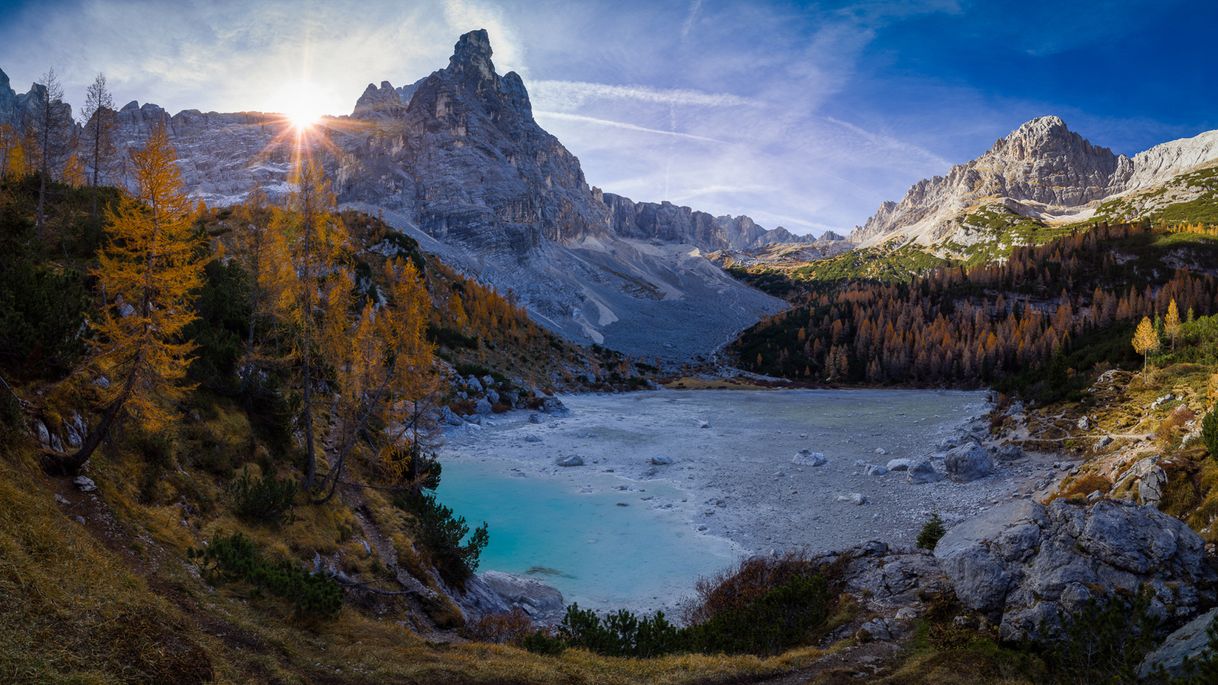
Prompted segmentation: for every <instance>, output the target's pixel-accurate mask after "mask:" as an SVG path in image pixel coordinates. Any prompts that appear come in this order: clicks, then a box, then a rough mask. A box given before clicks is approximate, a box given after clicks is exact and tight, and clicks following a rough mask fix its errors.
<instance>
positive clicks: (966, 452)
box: [943, 442, 994, 483]
mask: <svg viewBox="0 0 1218 685" xmlns="http://www.w3.org/2000/svg"><path fill="white" fill-rule="evenodd" d="M943 468H944V470H945V471H947V476H948V478H951V479H952V480H953V481H955V482H957V483H968V482H970V481H974V480H977V479H978V478H984V477H986V476H988V475H990V473H991V472H992V471H993V470H994V462H993V461H992V460H991V459H990V453H989V452H988V451H987V450H986V449H985V448H984V447H982V446H981V445H979V444H977V443H975V442H967V443H965V444H963V445H961V446H959V447H956V448H953V449H952V450H951V451H949V452H948V453H947V455H946V456H945V457H944V459H943Z"/></svg>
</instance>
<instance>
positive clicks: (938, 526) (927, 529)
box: [917, 512, 947, 550]
mask: <svg viewBox="0 0 1218 685" xmlns="http://www.w3.org/2000/svg"><path fill="white" fill-rule="evenodd" d="M946 532H947V528H945V527H944V525H943V519H941V518H939V513H938V512H935V513H933V514H931V515H930V518H929V519H927V521H926V523H925V524H923V526H922V530H921V531H920V532H919V533H918V542H917V545H918V547H921V548H922V549H930V550H933V549H934V548H935V545H937V544H939V540H940V539H941V538H942V537H943V535H944V533H946Z"/></svg>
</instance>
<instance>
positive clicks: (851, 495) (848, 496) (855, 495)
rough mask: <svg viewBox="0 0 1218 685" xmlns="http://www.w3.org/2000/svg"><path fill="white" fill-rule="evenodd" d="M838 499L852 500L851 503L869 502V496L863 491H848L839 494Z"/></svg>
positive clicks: (862, 503) (841, 500) (859, 504)
mask: <svg viewBox="0 0 1218 685" xmlns="http://www.w3.org/2000/svg"><path fill="white" fill-rule="evenodd" d="M837 501H838V502H850V503H851V504H855V505H858V506H862V505H864V504H866V503H867V496H866V495H864V494H863V493H861V492H848V493H843V494H840V495H838V496H837Z"/></svg>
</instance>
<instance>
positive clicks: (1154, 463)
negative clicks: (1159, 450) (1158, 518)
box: [1112, 456, 1167, 507]
mask: <svg viewBox="0 0 1218 685" xmlns="http://www.w3.org/2000/svg"><path fill="white" fill-rule="evenodd" d="M1165 487H1167V472H1166V471H1164V470H1163V467H1162V466H1159V457H1157V456H1153V457H1146V458H1145V459H1139V460H1138V461H1137V462H1135V463H1134V465H1133V466H1130V467H1129V468H1128V469H1126V470H1125V472H1124V473H1122V474H1121V475H1120V476H1118V477H1117V480H1116V483H1113V485H1112V491H1113V493H1116V496H1125V497H1126V498H1128V499H1133V500H1135V501H1137V502H1139V503H1141V504H1149V505H1151V506H1156V507H1157V506H1159V501H1160V500H1162V499H1163V489H1164V488H1165Z"/></svg>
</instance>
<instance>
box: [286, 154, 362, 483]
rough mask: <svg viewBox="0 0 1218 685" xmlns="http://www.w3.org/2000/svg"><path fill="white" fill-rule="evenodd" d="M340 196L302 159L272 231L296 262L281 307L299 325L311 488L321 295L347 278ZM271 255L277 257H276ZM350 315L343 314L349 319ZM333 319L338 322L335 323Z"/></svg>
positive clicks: (321, 352) (324, 352)
mask: <svg viewBox="0 0 1218 685" xmlns="http://www.w3.org/2000/svg"><path fill="white" fill-rule="evenodd" d="M336 204H337V202H336V199H335V197H334V193H333V192H332V191H331V190H330V184H329V182H328V181H327V180H326V177H325V173H324V171H323V170H322V168H321V166H320V165H318V164H317V163H316V162H314V161H312V160H308V161H306V162H303V163H302V164H301V168H300V169H299V171H298V182H297V191H296V192H295V193H293V195H292V197H291V198H289V202H288V207H289V208H288V211H282V212H276V214H275V217H274V221H273V222H272V231H274V232H278V233H281V234H282V235H283V236H284V238H285V239H284V240H283V241H282V243H268V245H269V246H270V247H272V248H274V247H276V246H278V247H281V248H283V249H285V250H286V254H285V255H283V256H284V258H286V260H287V263H289V264H291V266H292V272H291V274H290V277H291V278H292V282H291V283H290V284H289V288H288V293H287V296H286V297H285V298H284V301H283V308H282V309H281V311H280V314H281V318H283V319H284V320H285V321H286V322H287V323H288V324H289V325H290V326H292V328H293V329H294V330H295V331H296V344H295V350H294V351H295V354H296V356H297V360H296V367H297V368H298V369H299V372H300V389H301V410H300V420H301V424H302V426H301V427H302V430H303V432H304V438H305V478H304V482H303V484H302V485H303V486H304V488H305V489H306V490H309V489H311V488H312V487H313V486H314V484H315V483H316V479H317V452H318V450H317V434H316V431H315V426H314V414H315V412H316V407H315V406H314V396H313V395H314V392H315V389H314V387H313V386H314V384H315V383H316V382H317V381H318V380H319V372H320V371H321V370H322V369H324V368H325V366H326V364H325V359H326V357H327V356H328V355H329V352H330V350H328V349H326V347H325V343H326V342H328V341H327V339H325V337H324V334H325V332H326V315H327V313H328V312H333V311H334V308H333V307H327V306H326V301H325V300H323V299H322V297H323V296H324V295H325V294H335V295H336V296H337V295H338V291H336V290H335V289H334V281H336V280H340V279H343V278H345V279H346V280H347V282H350V281H351V279H350V277H349V276H348V275H345V274H344V271H345V268H344V267H343V265H342V263H341V261H342V257H343V255H344V253H345V252H346V251H347V250H348V248H349V244H348V237H347V230H346V227H345V226H343V223H342V220H341V219H340V218H339V217H338V216H337V215H336V214H335V209H336ZM272 259H276V258H275V257H272ZM345 319H346V317H345V316H344V320H345ZM332 325H333V324H332Z"/></svg>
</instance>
